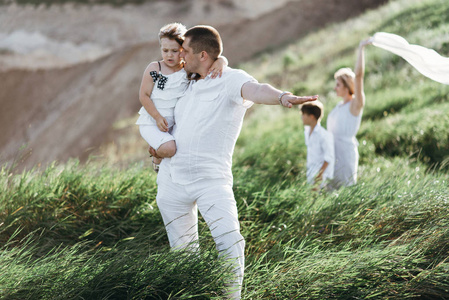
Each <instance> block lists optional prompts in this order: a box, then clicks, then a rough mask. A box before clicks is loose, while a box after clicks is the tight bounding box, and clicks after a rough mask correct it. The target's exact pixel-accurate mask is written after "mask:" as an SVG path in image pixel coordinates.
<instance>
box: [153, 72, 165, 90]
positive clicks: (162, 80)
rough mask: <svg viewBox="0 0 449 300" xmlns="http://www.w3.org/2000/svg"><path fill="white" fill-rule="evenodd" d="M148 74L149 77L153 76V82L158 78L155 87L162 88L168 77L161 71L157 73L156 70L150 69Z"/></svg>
mask: <svg viewBox="0 0 449 300" xmlns="http://www.w3.org/2000/svg"><path fill="white" fill-rule="evenodd" d="M150 75H151V77H153V82H156V81H157V80H158V79H159V81H158V82H157V88H158V89H160V90H163V89H164V87H165V83H166V82H167V80H168V78H167V77H166V76H164V75H162V74H161V73H157V72H156V71H151V72H150Z"/></svg>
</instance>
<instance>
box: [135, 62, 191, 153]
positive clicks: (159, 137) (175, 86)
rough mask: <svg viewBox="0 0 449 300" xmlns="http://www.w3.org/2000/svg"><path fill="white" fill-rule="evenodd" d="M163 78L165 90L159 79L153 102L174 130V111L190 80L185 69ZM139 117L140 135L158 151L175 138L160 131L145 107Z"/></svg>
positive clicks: (152, 95) (155, 85) (155, 84)
mask: <svg viewBox="0 0 449 300" xmlns="http://www.w3.org/2000/svg"><path fill="white" fill-rule="evenodd" d="M159 74H160V73H159ZM163 76H164V77H165V78H166V81H165V83H164V84H162V87H163V89H161V88H160V87H161V84H160V80H161V78H158V79H157V80H156V81H155V82H154V87H153V91H152V92H151V100H152V101H153V103H154V105H155V106H156V109H157V110H158V111H159V113H160V114H161V115H162V116H163V117H164V118H165V119H166V120H167V122H168V127H169V128H172V127H173V125H174V124H175V119H174V109H175V105H176V102H177V101H178V99H179V98H180V97H181V96H182V95H184V93H185V91H186V89H187V87H188V85H189V80H188V78H187V73H186V71H185V70H184V69H181V70H179V71H178V72H175V73H172V74H169V75H163ZM139 115H140V116H139V118H138V119H137V121H136V124H137V125H140V133H141V135H142V137H143V138H144V139H145V140H146V141H147V142H148V144H149V145H150V146H151V147H153V148H154V149H158V148H159V147H160V145H162V144H163V143H165V142H168V141H170V140H173V136H172V135H171V134H170V133H168V132H163V131H160V130H159V128H158V127H157V125H156V120H154V119H153V117H151V115H150V114H149V113H148V112H147V110H146V109H145V107H143V106H142V108H141V109H140V110H139ZM170 132H171V130H170Z"/></svg>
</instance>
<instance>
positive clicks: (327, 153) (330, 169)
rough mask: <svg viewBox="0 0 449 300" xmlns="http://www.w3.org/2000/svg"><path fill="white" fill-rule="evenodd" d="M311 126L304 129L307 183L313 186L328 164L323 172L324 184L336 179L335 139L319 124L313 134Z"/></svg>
mask: <svg viewBox="0 0 449 300" xmlns="http://www.w3.org/2000/svg"><path fill="white" fill-rule="evenodd" d="M310 129H311V127H310V126H305V127H304V138H305V141H306V146H307V182H308V183H310V184H313V183H314V182H315V177H316V175H317V174H318V172H319V171H320V169H321V167H322V166H323V164H324V162H327V163H328V166H327V168H326V170H324V172H323V176H322V178H323V182H325V181H326V180H330V179H332V178H333V177H334V164H335V154H334V139H333V137H332V134H331V133H330V132H328V131H327V130H326V129H324V128H323V127H322V126H321V124H320V123H317V124H316V126H315V128H314V129H313V131H312V133H310Z"/></svg>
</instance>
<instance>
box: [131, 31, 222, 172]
mask: <svg viewBox="0 0 449 300" xmlns="http://www.w3.org/2000/svg"><path fill="white" fill-rule="evenodd" d="M185 32H186V27H185V26H184V25H182V24H180V23H171V24H167V25H165V26H163V27H162V28H161V29H160V31H159V44H160V47H161V55H162V61H153V62H151V63H150V64H149V65H148V66H147V67H146V69H145V72H144V73H143V77H142V82H141V85H140V91H139V100H140V102H141V103H142V108H141V109H140V111H139V115H140V116H139V118H138V119H137V121H136V124H137V125H139V130H140V134H141V135H142V137H143V138H144V139H145V141H147V143H148V144H149V145H150V146H151V147H152V148H154V149H156V153H157V156H158V157H162V158H163V157H172V156H173V155H175V153H176V144H175V140H174V138H173V136H172V135H171V129H172V128H173V125H174V123H175V119H174V108H175V105H176V102H177V101H178V99H179V98H180V97H181V96H182V95H184V92H185V91H186V89H187V86H188V85H189V80H188V78H187V73H186V71H185V70H184V61H183V60H182V58H181V57H180V53H181V51H182V47H181V46H182V43H183V42H184V34H185ZM227 64H228V61H227V59H226V58H225V57H222V56H220V57H219V58H218V59H217V60H216V61H215V63H214V64H213V65H212V67H211V68H210V70H209V74H211V78H215V77H216V76H217V75H219V76H221V73H222V70H223V68H224V67H226V66H227ZM160 162H161V158H156V157H153V168H154V170H155V171H156V172H157V171H158V170H159V164H160Z"/></svg>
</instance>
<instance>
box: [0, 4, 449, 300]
mask: <svg viewBox="0 0 449 300" xmlns="http://www.w3.org/2000/svg"><path fill="white" fill-rule="evenodd" d="M448 21H449V3H448V2H447V1H442V0H426V1H418V0H407V1H406V0H398V1H391V2H390V3H389V4H387V5H385V6H384V7H381V8H379V9H377V10H373V11H369V12H367V13H366V14H364V15H363V16H361V17H359V18H357V19H353V20H349V21H347V22H345V23H342V24H337V25H333V26H331V27H328V28H326V29H323V30H320V31H318V32H315V33H313V34H311V35H309V36H307V37H305V38H304V39H302V40H300V41H297V42H294V43H293V44H292V45H290V46H288V47H286V48H284V49H279V50H274V51H273V52H272V53H265V54H262V55H260V56H259V57H257V58H255V59H254V60H253V61H251V62H249V63H248V64H244V65H241V66H240V67H242V68H244V69H245V70H247V71H248V72H249V73H251V74H254V75H255V76H256V77H257V78H258V79H259V80H260V81H269V82H271V83H274V84H276V85H280V86H282V87H283V88H285V89H289V90H294V91H296V92H298V93H304V94H311V93H313V94H315V93H318V94H320V95H321V100H322V101H323V102H324V103H325V107H326V113H327V112H329V111H330V109H331V108H332V107H333V106H334V105H335V103H336V102H337V101H338V99H337V98H336V96H335V94H334V92H333V91H332V88H333V84H334V81H333V72H334V71H335V70H336V69H338V68H339V67H341V66H351V67H352V66H353V65H354V63H355V61H354V60H355V49H356V48H357V45H358V42H359V41H360V40H361V39H363V38H366V37H368V36H370V35H372V34H373V33H375V32H377V31H386V32H392V33H397V34H400V35H402V36H404V37H405V38H406V39H407V40H409V42H411V43H417V44H421V45H423V46H427V47H431V48H434V49H435V50H437V51H438V52H439V53H441V54H443V55H445V56H447V55H448V54H449V22H448ZM366 58H367V62H366V80H365V85H366V89H365V93H366V96H367V106H366V108H365V111H364V115H363V119H362V127H361V130H360V131H359V134H358V139H359V142H360V146H359V150H360V154H361V159H360V163H361V164H360V168H359V182H358V184H357V185H356V186H354V187H351V188H343V189H340V190H338V191H334V192H332V193H321V194H320V193H316V192H312V191H311V190H310V187H308V186H307V184H306V176H305V171H306V170H305V168H306V167H305V158H306V153H305V145H304V136H303V128H302V124H301V121H300V115H299V111H298V110H297V109H292V110H287V109H282V108H281V107H255V108H253V109H252V110H251V111H250V112H249V114H248V115H247V117H246V119H245V124H244V129H243V130H242V133H241V136H240V138H239V140H238V143H237V146H236V150H235V154H234V167H233V171H234V192H235V196H236V199H237V203H238V207H239V217H240V221H241V226H242V234H243V236H244V237H245V239H246V243H247V247H246V273H245V280H244V287H243V297H242V298H243V299H448V298H449V261H448V258H449V219H448V217H447V216H448V215H449V205H448V204H449V203H448V202H449V188H448V187H449V175H448V171H449V133H448V132H449V131H448V129H447V128H449V101H448V95H449V87H448V86H444V85H441V84H438V83H436V82H432V81H431V80H430V79H427V78H425V77H423V76H422V75H420V74H419V73H418V72H416V71H415V70H414V69H413V68H411V67H410V66H409V65H408V64H407V63H406V62H404V61H403V60H401V59H400V58H398V57H396V56H394V55H393V54H390V53H387V52H385V51H383V50H380V49H376V48H375V47H373V46H370V47H368V48H367V49H366ZM323 124H325V120H324V122H323ZM155 178H156V176H155V173H153V171H152V170H151V169H150V168H149V164H148V162H140V163H136V164H133V165H130V166H129V167H127V168H117V167H112V166H110V165H107V164H106V163H105V164H101V163H100V162H98V161H95V162H89V163H87V164H85V165H80V164H79V163H77V162H76V161H71V162H68V163H66V164H64V165H58V164H54V165H52V166H50V167H48V168H47V169H45V170H41V171H39V170H32V171H28V172H23V173H21V174H16V175H13V174H11V172H10V170H9V169H8V168H6V167H4V168H3V169H2V170H1V172H0V245H1V246H0V274H1V276H0V298H1V299H52V300H53V299H221V298H222V294H221V293H222V290H223V287H224V282H225V281H226V279H227V276H228V275H229V271H228V270H226V269H224V268H223V264H222V262H220V261H219V260H217V253H216V251H215V249H214V243H213V240H212V239H211V237H210V233H209V232H208V229H207V227H206V226H205V224H204V222H203V221H201V222H200V224H199V225H200V230H201V244H202V251H201V253H200V254H199V255H192V254H190V253H180V252H170V251H169V247H168V241H167V238H166V235H165V229H164V226H163V224H162V219H161V217H160V215H159V212H158V209H157V206H156V203H155V195H156V190H157V186H156V183H155Z"/></svg>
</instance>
